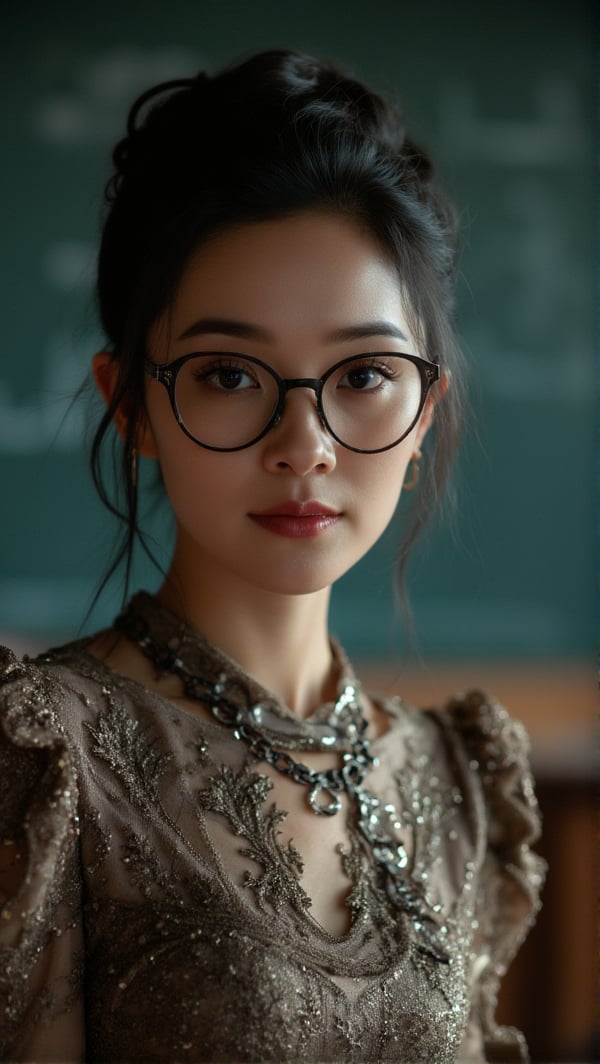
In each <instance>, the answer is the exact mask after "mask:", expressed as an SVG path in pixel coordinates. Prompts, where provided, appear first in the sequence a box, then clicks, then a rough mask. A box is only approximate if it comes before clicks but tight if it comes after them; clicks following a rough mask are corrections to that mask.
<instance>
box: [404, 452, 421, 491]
mask: <svg viewBox="0 0 600 1064" xmlns="http://www.w3.org/2000/svg"><path fill="white" fill-rule="evenodd" d="M420 458H421V452H420V451H415V453H414V454H413V455H412V457H411V462H412V464H413V467H412V471H411V474H410V479H409V480H405V481H404V484H403V485H402V490H403V491H412V490H413V488H416V486H417V484H418V483H419V459H420Z"/></svg>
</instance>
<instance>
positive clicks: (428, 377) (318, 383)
mask: <svg viewBox="0 0 600 1064" xmlns="http://www.w3.org/2000/svg"><path fill="white" fill-rule="evenodd" d="M215 355H220V356H223V357H225V358H226V357H227V356H230V357H231V358H243V359H244V361H246V362H252V363H254V365H256V366H260V367H261V369H264V370H266V371H267V373H270V375H271V377H272V378H273V380H274V381H275V383H276V385H277V388H278V392H279V395H278V399H277V403H276V404H275V407H274V409H273V413H272V414H271V416H270V418H269V420H268V421H267V424H266V425H265V427H264V428H263V430H262V431H261V432H260V433H259V434H258V436H254V438H253V439H251V440H250V441H249V442H248V443H242V444H241V445H239V446H237V447H213V446H212V445H211V444H210V443H204V442H203V441H202V440H199V439H198V438H197V437H196V436H194V435H193V434H192V433H191V432H190V430H189V429H188V428H187V427H186V425H185V423H184V421H183V419H182V417H181V414H180V412H179V409H178V407H177V400H176V398H175V385H176V382H177V375H178V373H179V370H180V369H181V367H182V366H184V365H185V363H186V362H189V361H190V360H191V359H192V358H202V357H206V358H214V357H215ZM374 355H381V357H389V356H391V355H393V356H394V357H395V358H403V359H405V360H406V361H407V362H412V363H413V365H415V366H416V367H417V369H418V371H419V375H420V377H421V401H420V403H419V408H418V410H417V412H416V414H415V416H414V418H413V420H412V421H411V423H410V425H409V427H408V428H407V429H406V431H405V432H403V433H402V435H401V436H399V437H398V439H397V440H394V442H393V443H388V444H386V446H385V447H375V448H373V449H372V450H369V449H365V448H364V447H352V446H351V445H350V444H349V443H345V442H344V440H341V439H340V438H339V436H337V435H336V433H335V432H334V431H333V429H332V428H331V425H330V424H329V422H328V420H327V417H326V415H325V411H324V409H323V400H322V394H323V388H324V386H325V384H326V382H327V381H328V379H329V377H331V375H332V374H333V373H335V371H336V370H338V369H340V368H341V367H342V366H346V365H348V364H349V363H351V362H360V360H361V359H364V358H365V357H368V356H374ZM144 370H145V372H146V373H147V374H148V376H149V377H151V378H152V380H155V381H158V382H159V384H162V385H164V387H165V388H166V389H167V392H168V394H169V399H170V402H171V408H172V410H173V414H174V415H175V419H176V421H177V424H178V425H179V427H180V429H181V430H182V431H183V432H184V433H185V434H186V436H188V437H189V439H190V440H193V442H194V443H197V444H198V446H199V447H204V448H205V449H206V450H207V451H222V452H223V451H224V452H231V451H245V450H246V449H247V448H248V447H253V446H254V444H255V443H258V442H259V440H262V439H263V438H264V437H265V436H266V435H267V433H268V432H270V431H271V429H273V428H275V426H276V425H278V424H279V422H280V421H281V418H282V417H283V413H284V410H285V397H286V395H287V393H288V392H289V391H291V389H292V388H310V389H312V391H314V393H315V396H316V400H317V413H318V415H319V420H320V422H321V424H322V425H324V427H325V428H326V429H327V431H328V433H329V434H330V436H332V437H333V439H334V440H336V442H337V443H339V444H340V445H341V446H342V447H345V448H346V450H348V451H354V452H355V453H356V454H381V453H382V452H383V451H391V449H392V448H393V447H397V446H398V444H399V443H402V440H404V439H406V437H407V436H408V434H409V432H411V431H412V429H413V428H414V427H415V425H416V423H417V421H418V420H419V418H420V416H421V413H422V411H423V407H424V406H425V400H426V399H427V396H428V394H429V390H430V388H431V386H432V384H434V383H435V382H436V381H438V380H439V379H440V367H439V365H438V364H437V363H436V362H428V360H427V359H425V358H421V357H420V356H419V355H410V354H406V353H405V352H404V351H368V352H365V353H363V354H361V355H351V356H350V357H349V358H343V359H342V360H341V361H340V362H336V363H335V365H334V366H330V368H329V369H328V370H327V372H326V373H324V374H323V376H322V377H292V378H285V377H280V375H279V373H278V372H277V370H275V369H273V367H272V366H269V364H268V363H267V362H262V361H261V359H260V358H254V357H253V356H252V355H241V354H240V353H239V352H233V351H193V352H192V353H191V354H189V355H182V356H181V358H176V359H174V360H173V362H164V363H157V362H152V361H151V360H150V359H149V358H145V359H144Z"/></svg>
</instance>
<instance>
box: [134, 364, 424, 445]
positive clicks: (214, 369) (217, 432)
mask: <svg viewBox="0 0 600 1064" xmlns="http://www.w3.org/2000/svg"><path fill="white" fill-rule="evenodd" d="M144 368H145V371H146V373H147V374H148V375H149V376H150V377H152V379H153V380H156V381H159V382H160V383H161V384H163V385H164V386H165V388H166V389H167V391H168V393H169V399H170V400H171V407H172V409H173V413H174V415H175V417H176V419H177V421H178V423H179V425H180V427H181V428H182V429H183V431H184V432H185V434H186V436H189V437H190V439H191V440H193V441H194V443H197V444H199V445H200V447H206V448H208V450H210V451H242V450H244V449H245V448H246V447H252V445H253V444H254V443H258V441H259V440H261V439H262V438H263V436H266V434H267V432H269V431H270V429H272V428H274V427H275V425H277V424H278V423H279V422H280V420H281V418H282V416H283V412H284V409H285V399H286V395H287V393H288V392H289V391H291V390H292V388H310V389H312V391H314V393H315V396H316V408H317V413H318V416H319V418H320V420H321V423H322V424H323V425H324V426H325V428H326V429H327V430H328V432H329V433H330V434H331V435H332V436H333V438H334V440H337V442H338V443H340V444H341V445H342V447H346V448H347V449H348V450H350V451H358V452H359V453H360V454H377V453H378V452H380V451H388V450H390V448H392V447H396V445H397V444H399V443H400V442H401V441H402V440H403V439H404V438H405V436H407V435H408V433H409V432H410V431H411V429H412V428H413V427H414V425H415V424H416V422H417V420H418V418H419V415H420V414H421V411H422V410H423V406H424V403H425V399H426V398H427V394H428V392H429V389H430V388H431V385H432V384H433V383H434V382H435V381H437V380H439V376H440V368H439V366H438V365H436V364H435V363H433V362H428V361H427V360H426V359H424V358H419V357H418V356H417V355H408V354H399V353H398V352H386V351H377V352H373V353H369V354H364V355H356V356H354V357H352V358H345V359H343V360H342V361H341V362H336V364H335V365H334V366H331V367H330V369H328V370H327V372H326V373H325V374H324V375H323V376H322V377H318V378H313V377H298V378H292V379H288V380H286V379H284V378H283V377H280V375H279V374H278V373H277V372H276V370H274V369H273V368H272V366H269V365H267V363H266V362H261V361H260V359H258V358H252V357H251V356H250V355H238V354H235V353H231V352H224V351H218V352H203V353H202V354H191V355H184V356H183V357H182V358H177V359H175V360H174V361H173V362H168V363H165V364H163V365H157V364H156V363H155V362H151V361H150V360H149V359H146V360H145V363H144Z"/></svg>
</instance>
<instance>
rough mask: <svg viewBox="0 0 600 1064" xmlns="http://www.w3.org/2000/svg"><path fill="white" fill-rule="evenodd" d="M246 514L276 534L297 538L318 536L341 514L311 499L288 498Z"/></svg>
mask: <svg viewBox="0 0 600 1064" xmlns="http://www.w3.org/2000/svg"><path fill="white" fill-rule="evenodd" d="M248 516H249V517H250V518H251V519H252V520H253V521H255V522H256V524H258V525H260V526H261V527H262V528H266V529H268V530H269V531H270V532H275V533H276V534H277V535H278V536H289V537H290V538H292V539H299V538H302V537H304V536H319V535H320V534H321V533H322V532H325V531H327V529H328V528H331V527H332V525H335V524H336V523H337V522H338V521H339V520H340V518H341V517H342V514H341V513H340V512H339V511H338V510H333V509H332V508H331V507H330V506H325V505H324V504H323V503H322V502H316V501H315V500H313V499H310V500H309V501H308V502H296V501H295V500H294V499H290V500H289V501H288V502H282V503H278V504H277V505H276V506H272V507H271V508H270V509H269V510H262V511H261V512H260V513H256V514H248Z"/></svg>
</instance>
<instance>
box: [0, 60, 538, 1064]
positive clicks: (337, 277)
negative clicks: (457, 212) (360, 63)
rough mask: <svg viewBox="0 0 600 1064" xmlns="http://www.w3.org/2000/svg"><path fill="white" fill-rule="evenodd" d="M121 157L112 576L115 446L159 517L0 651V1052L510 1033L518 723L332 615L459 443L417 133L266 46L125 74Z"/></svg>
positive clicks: (382, 1048) (434, 207) (363, 1046)
mask: <svg viewBox="0 0 600 1064" xmlns="http://www.w3.org/2000/svg"><path fill="white" fill-rule="evenodd" d="M114 161H115V174H114V176H113V177H112V179H111V181H110V182H109V185H108V187H107V200H108V212H107V216H106V220H105V224H104V230H103V238H102V245H101V249H100V256H99V271H98V296H99V306H100V313H101V318H102V322H103V326H104V329H105V332H106V336H107V340H108V344H107V350H106V351H104V352H101V353H99V354H98V355H96V357H95V359H94V367H93V371H94V377H95V380H96V383H97V385H98V387H99V389H100V391H101V393H102V395H103V396H104V398H105V400H106V403H107V408H106V413H105V416H104V418H103V420H102V422H101V424H100V427H99V430H98V433H97V435H96V438H95V441H94V447H93V470H94V475H95V479H96V483H97V485H98V487H99V489H100V491H101V494H102V496H103V498H104V499H105V501H107V502H108V503H109V505H111V507H113V508H114V509H118V504H117V503H116V502H115V501H114V500H113V499H112V498H111V497H110V496H109V493H108V489H107V488H106V487H105V483H104V480H103V474H102V462H101V456H102V444H103V442H106V436H107V432H108V430H109V428H110V427H111V426H113V425H114V427H115V428H116V433H117V435H116V437H115V439H116V443H117V445H118V447H119V448H120V454H121V470H122V481H123V488H124V495H123V498H124V502H125V516H126V521H127V525H126V527H127V533H126V540H125V543H124V545H123V551H122V554H123V556H124V558H125V560H126V563H127V569H128V571H129V565H130V562H131V556H132V550H133V545H134V541H135V538H136V535H137V534H138V532H137V498H138V486H137V482H136V481H137V473H136V470H137V460H138V457H139V456H142V457H144V458H145V459H148V460H151V461H153V462H155V463H156V464H157V467H158V468H159V469H160V474H161V477H162V480H163V482H164V487H165V490H166V493H167V495H168V498H169V501H170V505H171V507H172V510H173V514H174V519H175V529H176V537H175V547H174V552H173V557H172V561H171V564H170V567H169V570H168V572H167V573H166V575H165V579H164V582H163V584H162V587H161V589H160V590H159V592H158V594H157V595H155V596H152V595H149V594H147V593H145V592H140V593H138V594H137V595H135V596H134V597H133V599H132V600H131V602H130V603H129V604H128V606H127V607H126V608H125V610H124V612H123V613H122V614H121V616H120V617H119V618H118V619H117V620H116V621H115V623H114V626H113V627H112V628H111V629H110V630H107V631H105V632H101V633H98V634H97V635H96V636H95V637H91V638H89V639H84V640H80V641H79V642H77V643H72V644H70V645H68V646H66V647H62V648H58V649H55V650H52V651H50V652H48V653H47V654H45V655H42V656H41V657H39V658H38V659H36V661H34V662H31V661H28V660H26V661H25V662H23V663H20V662H18V661H17V660H16V659H15V658H14V656H13V655H11V654H10V652H8V651H6V652H4V656H3V658H2V666H3V673H2V677H3V686H2V688H0V691H1V695H0V704H1V706H2V714H1V718H2V723H3V730H2V736H3V738H2V746H1V747H0V749H1V751H2V759H3V760H2V767H3V771H2V784H3V787H4V791H5V795H4V799H3V803H2V837H3V839H4V844H3V848H2V851H1V853H2V867H3V873H2V887H3V896H4V900H5V905H4V909H3V912H2V916H3V919H2V921H1V923H0V936H1V937H0V944H1V947H2V960H3V962H4V963H3V966H2V972H3V974H2V975H1V976H0V980H1V988H2V1010H1V1011H0V1015H1V1016H2V1020H1V1021H0V1026H1V1028H2V1041H3V1051H4V1054H5V1055H6V1056H7V1057H9V1058H10V1059H11V1060H31V1059H35V1060H36V1061H38V1060H39V1061H42V1060H61V1061H67V1060H68V1061H74V1060H83V1059H85V1060H90V1061H91V1060H102V1061H133V1060H140V1061H142V1060H143V1061H173V1060H177V1061H184V1060H189V1061H217V1060H223V1061H233V1060H235V1061H261V1060H265V1061H266V1060H268V1061H274V1060H276V1061H283V1060H286V1061H287V1060H289V1061H291V1060H293V1061H334V1060H335V1061H338V1060H354V1061H363V1062H364V1061H375V1060H377V1061H380V1060H390V1061H404V1062H407V1064H408V1062H410V1064H416V1062H418V1061H423V1062H425V1061H427V1062H428V1064H429V1062H431V1061H433V1060H435V1061H436V1062H440V1064H442V1062H450V1061H454V1060H459V1061H481V1060H484V1059H486V1060H487V1059H490V1060H491V1059H493V1060H502V1061H509V1060H524V1059H526V1054H527V1051H526V1047H525V1044H524V1041H523V1038H522V1036H521V1035H520V1034H519V1033H518V1032H516V1031H514V1030H513V1029H507V1028H502V1029H500V1028H498V1027H497V1025H496V1024H495V1021H494V1008H495V1000H496V993H497V987H498V981H499V977H500V975H501V973H502V971H503V970H504V968H505V966H506V964H507V963H508V961H509V960H510V959H511V957H512V955H513V953H514V951H515V949H516V947H517V946H518V944H519V943H520V940H521V938H522V937H523V935H524V932H525V930H526V929H527V927H528V925H529V923H530V922H531V920H532V916H533V914H534V913H535V910H536V907H537V904H538V902H537V898H538V890H539V886H540V882H541V875H542V866H541V863H540V861H539V860H538V859H537V858H535V857H534V856H533V855H532V854H531V853H530V852H529V850H528V845H527V844H528V842H529V841H530V840H532V839H533V838H535V837H536V834H537V830H538V817H537V810H536V805H535V799H534V796H533V791H532V786H531V780H530V776H529V773H528V770H527V765H526V748H527V744H526V737H525V736H524V733H523V731H522V729H521V727H520V726H519V725H517V724H515V723H514V722H513V721H511V720H510V718H509V717H508V716H507V714H506V713H505V711H504V710H502V709H501V708H500V707H498V706H497V705H496V704H494V702H493V701H491V700H489V699H487V698H485V696H483V695H481V694H479V693H471V694H470V695H468V696H466V697H462V698H459V699H455V700H453V701H452V702H451V703H450V704H449V705H448V706H447V707H446V709H444V710H430V711H427V712H422V711H417V710H414V709H411V708H410V707H408V706H406V705H405V704H404V703H403V702H401V701H400V700H399V699H391V700H390V699H387V700H385V699H378V698H375V697H369V696H368V695H367V694H365V693H364V692H363V691H362V690H361V688H360V685H359V683H358V680H357V679H356V678H355V676H354V674H353V672H352V669H351V666H350V664H349V663H348V661H347V660H346V658H345V656H344V653H343V650H342V649H341V648H340V647H339V646H338V645H337V644H336V643H335V641H334V640H332V639H331V637H330V635H329V632H328V626H327V608H328V602H329V595H330V591H331V586H332V584H333V583H334V582H335V580H337V578H338V577H339V576H341V575H342V574H343V573H344V572H346V571H347V570H348V569H349V568H350V567H351V566H352V565H353V564H354V563H355V562H356V561H358V560H359V558H361V557H362V556H363V555H364V554H365V553H366V551H367V550H368V549H369V548H370V547H371V546H372V545H373V543H375V541H376V540H377V539H378V537H379V536H380V535H381V533H382V532H383V530H384V528H385V527H386V525H387V524H388V522H389V521H390V519H391V517H392V514H393V513H394V510H395V509H396V506H397V504H398V500H399V497H400V494H401V491H402V488H403V486H404V489H405V490H409V488H410V487H414V486H415V483H416V481H417V479H418V470H419V460H420V459H421V455H422V451H423V452H424V453H426V454H427V457H426V458H423V467H424V468H423V476H422V479H421V484H420V485H419V492H418V496H417V508H416V511H415V514H414V520H413V525H412V530H411V531H410V532H409V533H408V537H407V540H406V541H405V543H404V544H403V547H402V558H403V559H405V557H406V552H407V550H408V546H409V543H410V541H411V540H412V539H413V538H414V536H415V534H416V531H418V529H419V527H420V525H421V524H422V523H423V521H424V519H425V517H426V516H428V515H429V513H430V511H431V510H432V508H433V505H434V502H435V500H436V498H437V497H439V495H440V492H441V488H442V485H443V481H444V479H445V476H446V473H447V471H448V466H449V462H450V459H451V455H452V451H453V449H454V445H455V441H456V434H457V429H458V422H459V411H460V386H461V382H462V374H461V370H460V362H459V358H458V351H457V348H456V344H455V342H454V338H453V332H452V321H451V319H452V279H453V225H452V215H451V212H450V210H449V209H448V208H447V206H446V205H445V203H444V201H443V199H442V197H441V194H440V192H439V191H438V190H437V188H436V186H435V184H434V182H433V178H432V171H431V166H430V163H429V161H428V159H427V157H426V156H425V155H424V154H423V153H421V152H420V151H419V150H418V149H417V148H416V147H415V146H414V144H413V143H412V142H411V141H410V140H409V139H408V138H407V137H406V136H405V134H404V131H403V128H402V125H401V123H400V120H399V119H398V117H397V115H396V114H395V113H394V111H393V109H392V108H391V107H389V106H388V105H387V104H385V103H384V102H383V101H382V100H381V99H380V98H379V97H378V96H376V95H375V94H374V93H372V92H370V91H369V90H368V89H366V88H365V87H364V86H362V85H360V84H359V83H358V82H356V81H353V80H351V79H349V78H347V77H346V76H345V75H343V74H341V73H340V72H339V71H337V70H336V69H334V68H333V67H331V66H329V65H328V64H326V63H322V62H319V61H317V60H314V59H311V58H309V57H307V56H303V55H300V54H297V53H293V52H283V51H282V52H268V53H264V54H261V55H257V56H255V57H254V58H251V59H249V60H248V61H246V62H244V63H242V64H240V65H238V66H236V67H233V68H230V69H227V70H225V71H223V72H220V73H218V74H216V75H212V76H207V75H205V74H199V75H198V76H197V77H196V78H193V79H189V80H184V81H178V82H175V83H169V84H167V85H164V86H159V87H156V88H155V89H152V90H150V91H149V92H148V93H146V94H145V95H144V96H143V97H141V98H140V99H139V100H138V101H137V103H136V104H135V105H134V107H133V109H132V112H131V114H130V117H129V124H128V131H127V136H126V137H125V138H124V139H123V140H122V141H121V142H120V143H119V144H118V146H117V148H116V149H115V152H114ZM428 447H429V450H428V451H427V448H428Z"/></svg>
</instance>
